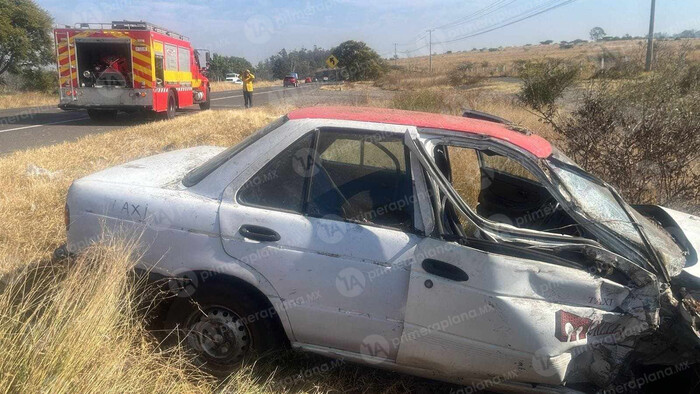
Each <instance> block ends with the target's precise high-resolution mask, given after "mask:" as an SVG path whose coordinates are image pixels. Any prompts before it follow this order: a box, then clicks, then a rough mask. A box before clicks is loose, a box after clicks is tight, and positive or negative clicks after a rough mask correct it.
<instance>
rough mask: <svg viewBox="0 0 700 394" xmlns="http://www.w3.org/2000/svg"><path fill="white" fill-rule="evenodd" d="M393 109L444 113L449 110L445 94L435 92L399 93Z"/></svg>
mask: <svg viewBox="0 0 700 394" xmlns="http://www.w3.org/2000/svg"><path fill="white" fill-rule="evenodd" d="M392 107H394V108H398V109H405V110H409V111H425V112H442V111H444V110H445V109H447V108H448V104H447V102H446V97H445V94H444V93H443V92H440V91H434V90H418V91H405V92H400V93H397V94H396V95H395V96H394V99H393V100H392Z"/></svg>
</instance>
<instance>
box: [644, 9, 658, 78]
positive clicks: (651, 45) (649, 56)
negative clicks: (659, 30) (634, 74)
mask: <svg viewBox="0 0 700 394" xmlns="http://www.w3.org/2000/svg"><path fill="white" fill-rule="evenodd" d="M655 9H656V0H651V14H650V15H649V37H648V39H647V62H646V65H645V67H644V69H645V70H647V71H651V61H652V59H653V58H654V13H655Z"/></svg>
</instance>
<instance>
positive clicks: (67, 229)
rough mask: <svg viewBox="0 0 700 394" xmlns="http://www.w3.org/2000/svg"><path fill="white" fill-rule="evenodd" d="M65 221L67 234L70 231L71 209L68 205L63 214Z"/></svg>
mask: <svg viewBox="0 0 700 394" xmlns="http://www.w3.org/2000/svg"><path fill="white" fill-rule="evenodd" d="M63 220H64V221H65V223H66V232H68V231H69V230H70V208H68V204H66V209H65V210H64V212H63Z"/></svg>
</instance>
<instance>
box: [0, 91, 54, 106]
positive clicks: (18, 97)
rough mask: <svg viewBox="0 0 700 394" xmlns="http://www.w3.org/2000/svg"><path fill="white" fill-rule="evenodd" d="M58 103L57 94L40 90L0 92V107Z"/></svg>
mask: <svg viewBox="0 0 700 394" xmlns="http://www.w3.org/2000/svg"><path fill="white" fill-rule="evenodd" d="M57 105H58V94H49V93H42V92H19V93H12V94H0V109H8V108H24V107H41V106H52V107H55V106H57Z"/></svg>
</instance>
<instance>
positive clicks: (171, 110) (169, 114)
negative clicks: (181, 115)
mask: <svg viewBox="0 0 700 394" xmlns="http://www.w3.org/2000/svg"><path fill="white" fill-rule="evenodd" d="M175 111H177V104H176V102H175V94H173V92H170V93H169V94H168V106H167V108H166V110H165V113H164V114H163V117H164V119H166V120H170V119H175Z"/></svg>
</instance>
